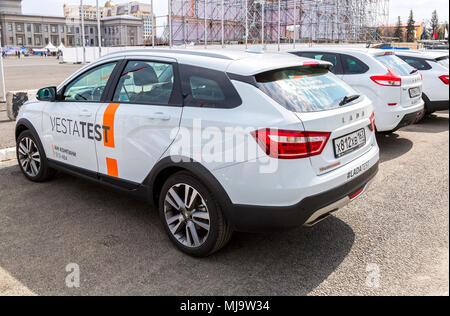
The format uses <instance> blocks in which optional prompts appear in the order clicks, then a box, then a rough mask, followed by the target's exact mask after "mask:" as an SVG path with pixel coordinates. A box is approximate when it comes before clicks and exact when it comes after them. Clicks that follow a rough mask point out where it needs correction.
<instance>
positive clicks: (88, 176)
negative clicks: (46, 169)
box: [47, 159, 150, 201]
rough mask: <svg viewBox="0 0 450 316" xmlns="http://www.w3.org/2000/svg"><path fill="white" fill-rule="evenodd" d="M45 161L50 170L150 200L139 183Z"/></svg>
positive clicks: (145, 190) (50, 160) (57, 162)
mask: <svg viewBox="0 0 450 316" xmlns="http://www.w3.org/2000/svg"><path fill="white" fill-rule="evenodd" d="M47 160H48V163H49V166H50V167H51V168H53V169H56V170H58V171H61V172H63V173H67V174H70V175H73V176H76V177H79V178H83V179H85V180H90V181H93V182H96V183H99V184H102V185H105V186H107V187H109V188H112V189H115V190H118V191H121V192H123V193H127V194H129V195H132V196H134V197H136V198H139V199H141V200H144V201H148V200H149V198H150V196H149V192H148V190H147V188H146V187H145V186H143V185H141V184H139V183H135V182H131V181H127V180H123V179H117V178H113V177H110V176H107V175H103V174H99V173H97V172H94V171H91V170H87V169H83V168H79V167H74V166H71V165H68V164H65V163H62V162H59V161H56V160H53V159H47Z"/></svg>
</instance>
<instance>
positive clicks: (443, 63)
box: [437, 56, 449, 69]
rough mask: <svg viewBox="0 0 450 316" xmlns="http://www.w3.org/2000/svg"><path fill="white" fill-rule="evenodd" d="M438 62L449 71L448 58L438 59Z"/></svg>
mask: <svg viewBox="0 0 450 316" xmlns="http://www.w3.org/2000/svg"><path fill="white" fill-rule="evenodd" d="M437 62H438V63H439V64H440V65H442V66H444V67H445V68H447V69H448V68H449V63H448V56H445V57H441V58H438V59H437Z"/></svg>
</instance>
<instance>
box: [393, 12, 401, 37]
mask: <svg viewBox="0 0 450 316" xmlns="http://www.w3.org/2000/svg"><path fill="white" fill-rule="evenodd" d="M394 37H397V38H398V41H399V42H401V41H403V32H402V18H401V17H400V16H399V17H398V22H397V27H396V28H395V32H394Z"/></svg>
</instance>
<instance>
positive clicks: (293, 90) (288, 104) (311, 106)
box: [255, 66, 358, 112]
mask: <svg viewBox="0 0 450 316" xmlns="http://www.w3.org/2000/svg"><path fill="white" fill-rule="evenodd" d="M255 78H256V82H257V85H258V87H259V89H260V90H262V91H263V92H264V93H266V94H267V95H268V96H270V97H271V98H272V99H273V100H275V101H276V102H278V103H279V104H280V105H282V106H283V107H285V108H287V109H288V110H290V111H293V112H318V111H326V110H331V109H335V108H339V107H340V104H341V102H343V100H345V97H350V96H355V95H357V94H358V93H357V92H356V91H355V90H353V88H351V87H350V86H349V85H347V84H346V83H344V82H343V81H342V80H340V79H339V78H338V77H336V76H335V75H333V74H332V73H330V72H329V71H328V69H325V68H322V67H317V66H307V67H304V66H301V67H292V68H285V69H278V70H274V71H269V72H264V73H261V74H258V75H256V76H255ZM356 99H357V98H356ZM355 102H357V100H353V101H352V102H348V103H346V104H343V103H342V105H351V104H354V103H355ZM344 103H345V102H344Z"/></svg>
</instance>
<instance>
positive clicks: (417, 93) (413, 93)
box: [409, 88, 422, 99]
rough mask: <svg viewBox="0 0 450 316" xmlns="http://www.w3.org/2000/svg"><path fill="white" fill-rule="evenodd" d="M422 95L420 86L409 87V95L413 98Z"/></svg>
mask: <svg viewBox="0 0 450 316" xmlns="http://www.w3.org/2000/svg"><path fill="white" fill-rule="evenodd" d="M421 95H422V91H421V90H420V88H411V89H409V96H410V97H411V99H414V98H417V97H420V96H421Z"/></svg>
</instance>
